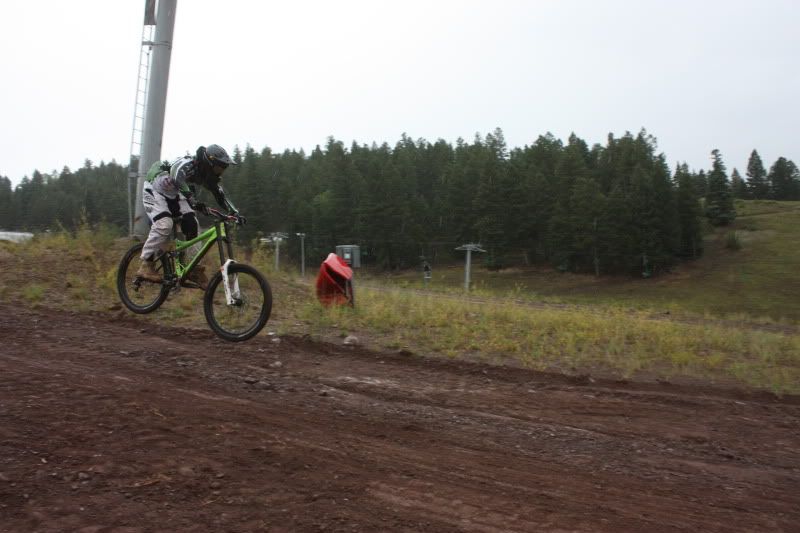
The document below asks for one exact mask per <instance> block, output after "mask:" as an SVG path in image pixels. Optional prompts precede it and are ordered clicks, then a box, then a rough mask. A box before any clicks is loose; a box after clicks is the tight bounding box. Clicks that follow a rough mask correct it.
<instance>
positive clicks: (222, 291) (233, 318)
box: [117, 208, 272, 342]
mask: <svg viewBox="0 0 800 533" xmlns="http://www.w3.org/2000/svg"><path fill="white" fill-rule="evenodd" d="M205 212H206V214H208V215H210V216H212V217H213V218H214V219H215V220H214V226H213V227H211V228H209V229H208V230H206V231H204V232H203V233H202V234H200V235H198V236H197V237H195V238H194V239H191V240H188V241H181V240H178V239H177V238H176V239H175V249H174V250H170V251H168V252H165V253H163V254H162V255H161V256H160V257H159V258H158V259H156V265H155V266H156V270H157V271H158V272H159V273H160V274H161V276H162V278H163V279H162V281H161V282H152V281H147V280H145V279H143V278H141V277H139V276H137V274H136V271H137V265H138V259H139V257H140V255H141V253H142V247H143V246H144V243H138V244H135V245H134V246H132V247H131V248H130V249H129V250H128V251H127V252H126V253H125V255H124V256H123V257H122V260H121V261H120V263H119V269H118V270H117V292H118V293H119V297H120V299H121V300H122V303H123V304H125V307H127V308H128V309H130V310H131V311H133V312H134V313H139V314H146V313H152V312H153V311H155V310H156V309H158V308H159V307H161V304H163V303H164V301H165V300H166V299H167V297H168V296H169V295H170V293H172V292H177V291H179V290H180V289H181V288H182V287H183V288H189V289H200V286H199V285H198V284H197V283H194V282H192V281H190V280H189V279H188V276H189V274H190V273H191V272H192V270H193V269H195V268H197V265H198V264H199V262H200V261H201V260H202V259H203V257H204V256H205V255H206V253H208V252H209V251H210V250H211V248H212V247H213V246H214V244H217V247H218V249H219V261H220V268H219V271H218V272H217V273H216V274H215V275H214V276H213V277H212V278H211V280H210V281H209V282H208V287H207V288H206V290H205V294H204V295H203V311H204V313H205V317H206V321H207V322H208V325H209V326H210V327H211V329H212V330H213V331H214V333H216V334H217V335H219V336H220V337H222V338H223V339H225V340H228V341H233V342H238V341H245V340H247V339H250V338H251V337H253V336H254V335H256V334H257V333H258V332H259V331H261V329H262V328H263V327H264V326H265V325H266V323H267V321H268V320H269V315H270V313H271V312H272V289H271V288H270V286H269V282H267V279H266V278H265V277H264V276H263V275H262V274H261V273H260V272H259V271H258V270H256V269H255V268H253V267H251V266H249V265H245V264H242V263H237V262H236V261H234V259H233V246H232V244H231V241H230V239H229V237H228V230H229V224H231V223H237V224H238V223H240V219H239V218H238V217H237V216H236V215H226V214H224V213H222V212H220V211H217V210H216V209H213V208H206V209H205ZM198 243H202V246H201V248H200V250H199V251H198V252H197V253H196V254H194V255H193V256H191V257H189V255H190V254H189V253H188V251H189V249H190V248H191V247H192V246H194V245H196V244H198Z"/></svg>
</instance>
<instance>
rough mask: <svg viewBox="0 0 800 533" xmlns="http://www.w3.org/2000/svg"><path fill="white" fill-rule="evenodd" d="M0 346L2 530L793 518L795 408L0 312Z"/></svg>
mask: <svg viewBox="0 0 800 533" xmlns="http://www.w3.org/2000/svg"><path fill="white" fill-rule="evenodd" d="M0 338H2V339H4V340H3V343H2V347H0V376H2V377H1V378H0V531H21V530H38V531H63V530H79V529H81V528H92V527H94V528H98V530H102V528H108V529H112V528H128V530H129V531H150V530H154V529H161V530H163V529H167V530H196V531H220V530H228V531H251V530H257V529H267V530H275V531H319V530H323V529H324V530H333V531H345V530H346V531H352V530H360V531H379V530H405V531H564V530H566V531H639V530H643V529H649V530H653V531H679V530H680V531H685V530H687V529H689V530H693V531H701V530H702V531H765V530H778V531H780V530H784V531H791V530H794V529H795V528H796V526H797V525H798V524H800V511H798V509H800V494H798V491H797V490H796V488H797V487H798V486H800V452H799V451H798V449H800V446H798V444H799V443H800V434H799V433H798V429H797V428H798V421H800V401H798V399H797V398H792V397H789V398H776V397H774V396H772V395H769V394H763V393H748V392H742V391H736V390H721V389H714V388H710V387H690V386H664V385H658V384H639V383H623V382H617V381H604V380H592V379H586V378H574V377H568V376H559V375H553V374H545V373H539V372H532V371H528V370H523V369H513V368H503V367H491V366H486V365H481V364H476V363H464V362H457V361H441V360H432V359H427V358H420V357H410V356H404V355H398V354H386V353H378V352H370V351H368V350H363V349H359V348H353V349H348V348H341V347H336V346H332V345H328V344H324V343H314V342H310V341H307V340H304V339H297V338H283V339H282V341H281V342H280V343H276V342H272V341H271V340H270V339H267V338H262V337H259V338H257V339H255V340H253V341H252V342H249V343H246V344H242V345H232V344H227V343H223V342H221V341H218V340H216V339H215V338H214V337H212V336H211V335H210V334H208V333H207V332H205V331H202V330H199V331H196V330H186V329H176V328H169V327H164V326H158V325H153V324H151V323H149V322H148V323H145V322H142V321H139V320H137V319H135V318H130V317H125V316H119V317H112V318H109V317H105V316H102V315H85V314H79V313H64V312H58V311H45V310H38V311H30V310H24V309H23V310H21V309H16V308H13V309H12V308H11V307H10V306H5V305H2V304H0ZM43 459H44V461H46V462H42V460H43Z"/></svg>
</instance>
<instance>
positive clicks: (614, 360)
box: [302, 289, 800, 392]
mask: <svg viewBox="0 0 800 533" xmlns="http://www.w3.org/2000/svg"><path fill="white" fill-rule="evenodd" d="M302 315H303V318H304V319H305V320H306V321H308V322H309V323H311V325H312V328H314V329H316V330H324V329H325V328H332V327H333V328H338V329H340V330H342V331H358V330H366V331H372V332H376V333H377V334H378V335H383V337H384V341H383V345H384V346H387V347H390V348H395V349H398V348H402V347H413V348H414V349H416V350H421V351H423V352H438V353H442V354H444V355H448V356H456V355H459V354H472V355H474V356H477V357H479V358H482V359H485V360H496V359H498V358H507V357H512V358H514V359H515V360H517V361H519V362H520V363H522V364H523V365H525V366H528V367H531V368H535V369H546V370H559V371H566V372H571V371H572V372H574V371H585V370H586V369H595V370H599V371H607V372H610V373H612V374H616V375H622V376H626V377H635V376H637V375H640V374H647V375H660V376H664V377H672V376H691V377H705V378H708V379H713V378H715V377H717V378H724V379H731V380H735V381H738V382H740V383H744V384H747V385H749V386H754V387H758V388H766V389H770V390H773V391H776V392H800V336H798V335H784V334H778V333H769V332H763V331H754V330H750V329H741V328H730V327H723V326H715V325H709V324H698V325H692V324H685V323H676V322H670V321H663V320H653V319H652V317H651V315H649V314H647V313H642V312H635V311H634V312H632V311H630V310H621V309H613V308H610V309H606V310H604V312H602V313H599V312H598V313H588V312H586V311H585V310H577V309H553V308H536V307H531V306H527V305H519V304H510V303H509V302H507V301H506V302H480V303H476V302H470V301H465V300H463V299H462V300H459V299H454V298H443V297H440V296H434V295H420V294H417V293H409V292H406V291H400V290H391V291H384V290H381V291H376V290H370V289H362V290H361V291H360V294H359V306H358V307H357V308H356V309H350V308H346V307H338V308H328V309H322V308H321V307H320V306H319V305H318V304H315V303H308V304H307V306H306V307H305V309H304V310H303V313H302Z"/></svg>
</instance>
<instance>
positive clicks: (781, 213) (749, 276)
mask: <svg viewBox="0 0 800 533" xmlns="http://www.w3.org/2000/svg"><path fill="white" fill-rule="evenodd" d="M736 210H737V218H736V220H735V221H734V222H733V223H731V225H729V226H725V227H718V228H714V229H711V230H710V232H709V233H708V234H707V235H706V237H705V243H704V244H705V254H704V255H703V257H701V258H699V259H698V260H696V261H691V262H686V263H682V264H679V265H676V266H675V267H674V268H673V269H672V271H671V272H670V273H669V274H666V275H662V276H658V277H656V278H649V279H644V278H628V277H621V276H616V277H613V276H600V277H595V276H591V275H582V274H581V275H575V274H570V273H562V272H558V271H556V270H553V269H551V268H541V267H532V268H512V269H506V270H502V271H489V270H487V269H485V268H474V269H473V270H472V276H471V278H472V281H473V287H474V288H475V289H476V291H477V292H478V293H480V294H487V295H491V296H513V297H515V298H517V299H524V300H530V301H538V302H551V303H570V304H604V305H611V306H621V307H625V308H630V307H633V308H636V309H642V310H651V311H655V312H662V313H663V312H670V313H672V314H675V313H678V314H689V315H698V314H699V315H701V316H709V317H716V318H726V319H743V320H746V321H761V322H778V323H784V324H796V323H797V321H799V320H800V276H799V275H798V267H799V266H800V231H798V228H800V202H778V201H773V200H737V201H736ZM476 257H477V261H480V256H476ZM478 264H480V263H478ZM374 279H376V280H379V281H380V282H382V283H388V284H393V285H395V286H408V287H418V288H421V287H423V282H422V273H421V272H403V273H401V274H394V275H389V276H375V277H374ZM463 284H464V265H463V263H460V264H450V265H447V266H444V265H443V266H441V268H434V272H433V280H432V283H431V284H430V285H429V290H433V291H437V290H443V291H451V290H457V291H460V290H461V289H462V287H463Z"/></svg>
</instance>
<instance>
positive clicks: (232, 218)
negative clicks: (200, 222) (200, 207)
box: [205, 207, 243, 226]
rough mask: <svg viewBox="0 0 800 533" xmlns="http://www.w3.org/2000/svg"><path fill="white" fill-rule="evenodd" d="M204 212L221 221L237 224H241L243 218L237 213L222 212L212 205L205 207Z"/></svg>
mask: <svg viewBox="0 0 800 533" xmlns="http://www.w3.org/2000/svg"><path fill="white" fill-rule="evenodd" d="M205 214H206V215H209V216H212V217H214V218H216V219H218V220H221V221H222V222H233V223H235V224H237V225H239V226H241V225H242V224H243V218H242V217H241V216H239V215H238V214H228V213H223V212H222V211H220V210H219V209H214V208H213V207H206V209H205Z"/></svg>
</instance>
